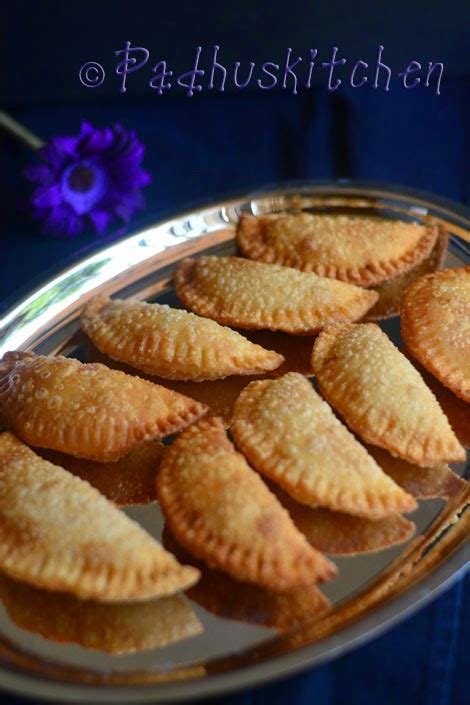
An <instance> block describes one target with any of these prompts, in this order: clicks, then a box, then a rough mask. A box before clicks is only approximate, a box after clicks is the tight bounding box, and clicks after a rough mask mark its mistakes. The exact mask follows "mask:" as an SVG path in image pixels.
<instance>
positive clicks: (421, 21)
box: [0, 0, 470, 705]
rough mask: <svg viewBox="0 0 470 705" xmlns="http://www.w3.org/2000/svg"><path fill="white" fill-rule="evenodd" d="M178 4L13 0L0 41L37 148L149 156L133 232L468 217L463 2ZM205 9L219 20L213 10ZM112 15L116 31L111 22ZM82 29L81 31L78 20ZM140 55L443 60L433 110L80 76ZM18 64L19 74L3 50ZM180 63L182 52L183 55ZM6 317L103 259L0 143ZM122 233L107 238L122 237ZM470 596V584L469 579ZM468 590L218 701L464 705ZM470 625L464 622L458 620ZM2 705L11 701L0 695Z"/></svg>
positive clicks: (372, 95) (361, 97)
mask: <svg viewBox="0 0 470 705" xmlns="http://www.w3.org/2000/svg"><path fill="white" fill-rule="evenodd" d="M213 5H214V4H213V3H204V2H202V3H200V4H198V5H194V4H192V3H186V2H180V3H179V4H178V6H177V8H167V9H166V10H165V11H163V10H162V9H161V8H158V7H156V4H155V3H154V2H152V3H147V2H142V3H140V4H139V6H138V8H137V9H136V11H135V12H134V11H131V10H130V9H129V7H128V5H126V4H125V3H124V2H113V3H109V2H108V0H103V1H102V2H100V3H96V2H94V3H91V2H88V1H87V2H81V3H80V4H79V7H76V8H75V10H74V16H73V18H71V17H70V12H69V9H68V8H69V4H68V3H54V2H52V0H48V1H47V2H43V3H41V8H42V10H43V11H42V12H38V13H36V12H31V8H32V3H30V2H29V3H28V2H25V0H17V2H16V3H15V5H14V6H13V4H12V5H11V7H10V9H9V14H7V18H6V20H7V21H6V27H7V29H8V32H9V41H8V44H7V45H3V46H2V44H1V42H0V59H2V60H1V62H0V63H1V65H2V67H3V69H5V70H2V73H1V75H0V93H1V95H2V96H3V97H4V102H5V105H6V107H8V108H9V109H10V110H11V111H12V113H13V114H14V115H15V117H17V118H18V119H20V120H21V121H23V122H24V123H25V124H26V125H27V126H29V127H30V128H31V129H32V130H33V131H35V132H36V133H37V134H38V135H40V136H42V137H43V138H44V139H47V138H48V137H50V136H52V135H55V134H61V133H63V134H67V133H74V132H76V131H77V129H78V127H79V124H80V121H81V120H82V119H84V118H86V119H88V120H90V121H91V122H93V123H96V124H97V125H105V124H109V123H112V122H115V121H120V122H121V123H122V124H123V125H124V126H128V127H131V128H133V129H135V130H136V131H137V133H138V134H139V136H140V138H141V139H142V140H143V141H144V142H145V144H146V145H147V156H146V160H145V166H146V167H147V169H148V170H149V171H150V172H151V173H152V175H153V183H152V185H151V186H150V187H149V188H148V189H147V192H146V194H147V209H146V211H145V213H144V214H142V215H141V216H139V217H138V218H137V219H136V220H135V221H134V223H133V225H134V226H135V225H138V224H139V223H144V222H147V221H150V220H152V219H155V218H158V217H159V216H161V215H162V214H163V213H167V212H169V211H172V210H177V209H179V208H182V207H185V206H187V205H188V204H190V203H192V202H197V201H201V200H215V199H218V198H220V197H222V196H223V195H224V194H226V193H227V192H236V191H246V190H250V189H258V188H260V187H262V186H264V185H267V184H270V183H278V182H280V181H282V180H287V179H302V178H308V179H312V178H357V179H377V180H381V181H388V182H395V183H398V184H402V185H405V186H412V187H417V188H420V189H426V190H430V191H434V192H435V193H438V194H440V195H443V196H447V197H449V198H453V199H455V200H457V201H460V202H463V203H467V204H468V203H469V202H470V173H469V169H468V158H469V154H470V80H469V76H470V54H468V37H467V40H466V39H465V29H466V27H468V20H469V19H470V8H469V6H468V2H455V1H454V2H447V3H442V2H433V1H427V2H424V0H423V1H421V0H417V1H415V2H407V3H405V2H397V3H392V4H390V5H389V6H388V5H387V7H386V8H385V5H384V4H383V3H373V2H371V1H368V0H360V1H359V2H357V3H355V5H354V10H352V9H351V8H352V6H351V4H350V3H342V2H340V1H339V0H330V1H329V2H328V3H326V2H323V3H319V2H312V3H302V2H299V0H291V2H290V3H289V4H288V7H286V6H285V5H284V4H282V5H281V3H277V2H275V0H271V1H270V2H267V1H266V2H265V1H264V0H263V2H259V3H256V8H254V7H253V3H249V2H248V1H247V0H246V1H244V0H240V1H239V2H238V3H237V4H236V5H233V6H232V5H231V4H230V3H229V4H226V3H222V4H221V5H219V6H217V7H214V6H213ZM209 6H210V7H209ZM110 16H112V17H113V22H112V23H111V22H110V21H109V17H110ZM71 19H72V20H73V22H71V21H70V20H71ZM126 39H133V41H135V42H136V43H137V42H139V43H141V44H142V45H144V46H148V47H149V49H152V48H156V50H158V52H159V53H160V54H162V55H163V56H165V55H167V56H170V57H171V56H172V55H173V56H174V55H175V53H176V54H177V55H178V56H179V57H180V60H181V62H182V63H184V60H185V57H188V56H190V55H191V53H192V51H193V49H194V47H195V46H196V45H197V44H198V43H206V44H213V43H216V42H219V43H220V44H223V46H224V47H225V48H226V49H227V51H228V52H229V55H230V56H231V57H232V60H233V58H238V59H240V60H241V61H243V60H246V59H247V58H251V57H253V58H257V57H258V56H264V59H265V60H266V59H269V58H270V56H271V55H273V56H274V55H275V54H272V52H276V51H280V48H284V47H286V46H294V47H298V48H299V50H304V49H305V48H306V47H308V46H323V47H331V46H332V45H333V44H335V43H336V44H337V45H340V47H341V48H342V49H343V52H344V54H345V55H352V56H354V55H357V57H358V58H359V57H360V56H361V53H364V51H365V50H367V51H369V50H370V49H371V47H376V46H377V44H378V43H380V42H381V43H383V44H385V45H386V47H388V49H389V51H390V57H391V58H392V59H393V60H394V61H405V62H406V61H409V60H411V59H414V58H420V56H421V58H429V59H434V60H443V61H445V65H446V73H445V75H444V79H443V83H442V91H441V95H440V96H436V95H434V93H433V92H430V91H425V90H421V89H418V90H410V91H405V90H404V89H400V88H396V89H395V88H394V89H393V90H391V92H390V93H388V94H386V93H383V92H381V91H372V90H356V91H354V90H352V89H342V90H341V91H338V93H335V94H328V93H327V91H326V90H325V89H324V88H321V87H320V86H317V87H316V88H315V89H314V90H312V91H309V92H308V93H301V94H299V95H297V96H292V95H290V94H287V93H282V92H279V93H261V92H252V93H250V94H243V95H237V94H229V93H225V94H224V95H204V96H200V97H197V96H196V97H194V98H192V99H189V98H185V97H174V96H164V97H162V98H157V97H156V96H154V95H151V96H149V94H148V91H145V90H144V89H143V88H142V86H139V84H138V83H136V84H135V91H134V92H131V94H129V93H128V94H126V96H125V97H119V96H118V95H116V91H115V90H113V91H111V90H110V89H109V90H108V89H106V90H104V92H101V93H96V92H94V91H90V90H88V91H87V90H86V89H83V88H81V87H80V85H79V83H78V81H77V79H76V71H77V68H78V65H79V62H80V61H84V60H87V59H93V58H96V59H99V58H100V56H104V55H105V54H107V55H109V54H110V53H112V51H114V49H116V48H119V46H120V45H122V43H123V42H124V41H125V40H126ZM5 46H6V48H7V49H8V50H9V51H10V56H11V51H12V50H14V52H15V56H16V58H17V62H16V64H15V65H14V64H13V62H12V61H11V60H7V55H6V54H5V55H4V57H3V58H2V56H1V52H2V48H5ZM176 49H178V51H176ZM0 155H1V159H0V214H1V215H0V248H1V255H2V274H1V276H0V306H3V307H5V306H6V301H7V299H9V298H10V297H11V296H12V295H13V294H14V293H15V292H17V291H18V290H19V289H26V290H27V289H29V288H31V287H32V286H33V284H34V283H35V282H36V281H37V279H38V278H39V280H40V279H42V278H44V277H45V276H46V272H47V271H48V270H50V269H52V270H54V269H57V268H59V267H62V266H63V265H64V263H66V262H67V261H70V260H73V259H74V258H76V257H78V256H83V255H84V254H87V253H89V252H91V251H92V250H93V249H95V248H96V247H98V246H100V244H101V243H100V242H98V241H97V240H96V238H95V236H94V235H93V234H92V233H87V234H84V235H83V236H81V237H80V238H77V239H76V240H69V241H67V240H51V239H47V238H44V237H42V236H40V235H39V234H38V228H37V226H36V225H35V224H34V223H32V222H31V221H30V219H29V216H28V213H27V209H26V208H25V204H26V203H27V198H28V188H27V185H26V184H25V183H24V181H23V179H22V177H21V168H22V167H23V166H24V165H25V164H26V163H27V161H28V160H30V155H29V154H28V153H27V152H25V150H24V149H23V148H22V147H21V146H18V145H16V144H13V143H12V142H11V141H10V140H8V139H6V140H5V139H2V138H1V137H0ZM123 233H124V231H123V230H122V229H119V228H116V229H115V231H114V232H112V233H110V234H109V236H108V239H112V238H113V237H116V236H117V235H119V234H123ZM467 583H468V580H467ZM468 615H469V604H468V590H467V591H466V592H464V582H461V583H459V584H458V585H456V586H455V587H454V588H452V589H451V590H450V591H449V592H447V593H446V594H444V595H443V596H441V597H440V598H439V599H438V600H437V601H436V602H435V603H434V604H432V605H430V606H428V607H426V608H425V609H423V610H422V611H421V612H420V613H418V614H417V615H415V616H414V617H413V618H411V619H409V620H408V621H406V622H405V623H403V624H401V625H399V626H398V627H396V628H395V629H393V630H392V631H391V632H390V633H388V634H386V635H385V636H382V637H380V638H379V639H377V640H375V641H374V642H373V643H371V644H369V645H367V646H365V647H362V648H360V649H358V650H357V651H355V652H353V653H351V654H350V655H348V656H345V657H343V658H341V659H338V660H336V661H335V662H333V663H331V664H328V665H325V666H322V667H320V668H317V669H315V670H314V671H312V672H311V673H307V674H304V675H301V676H298V677H295V678H291V679H289V680H286V681H283V682H282V683H277V684H274V685H272V686H267V687H264V688H262V689H260V690H252V691H250V692H247V693H243V694H237V695H234V696H231V697H228V698H221V699H220V698H219V699H217V700H216V702H217V703H224V705H225V704H226V705H260V704H261V703H264V702H269V703H270V704H271V705H277V704H278V703H279V704H281V703H286V702H290V703H292V705H304V704H305V705H307V703H308V704H309V705H310V704H311V703H315V705H343V704H344V705H346V704H347V705H382V704H383V705H464V703H465V702H468V696H467V692H468V689H467V688H466V680H467V678H466V676H467V673H466V670H467V668H468V657H467V653H468V646H467V649H465V648H464V644H465V642H466V643H467V645H468ZM465 617H466V620H465ZM0 702H2V703H4V702H5V703H10V702H11V703H13V702H18V701H17V700H16V699H12V698H9V697H6V696H5V697H4V698H3V697H2V696H0Z"/></svg>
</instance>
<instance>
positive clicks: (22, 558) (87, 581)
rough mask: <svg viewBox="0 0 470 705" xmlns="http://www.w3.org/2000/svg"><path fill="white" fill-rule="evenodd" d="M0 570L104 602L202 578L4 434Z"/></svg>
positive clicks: (0, 444) (89, 490)
mask: <svg viewBox="0 0 470 705" xmlns="http://www.w3.org/2000/svg"><path fill="white" fill-rule="evenodd" d="M0 570H2V571H3V572H4V573H6V574H7V575H9V576H10V577H12V578H16V579H18V580H23V581H25V582H28V583H31V584H32V585H35V586H36V587H41V588H47V589H48V590H59V591H63V592H69V593H72V594H74V595H75V596H76V597H80V598H83V599H91V600H97V601H99V602H116V601H117V602H119V601H124V600H141V599H147V598H151V597H160V596H163V595H171V594H173V593H175V592H179V591H180V590H184V589H185V588H187V587H189V586H190V585H192V584H193V583H194V582H195V581H196V580H197V579H198V577H199V573H198V571H197V570H195V569H194V568H192V567H188V566H182V565H180V564H179V563H178V561H177V560H176V559H175V558H174V557H173V556H172V555H171V554H169V553H167V551H165V549H164V548H163V547H162V546H161V545H160V544H159V543H158V542H157V541H155V539H153V538H152V537H151V536H150V535H149V534H147V532H145V531H144V530H143V529H141V527H140V526H139V525H138V524H136V523H135V522H133V521H132V520H131V519H129V518H128V517H127V516H126V515H125V514H124V513H123V512H121V511H120V510H119V509H117V507H115V506H114V504H112V503H111V502H109V501H108V500H107V499H106V498H105V497H103V495H101V494H100V493H99V492H98V491H97V490H95V489H94V487H91V485H89V484H88V482H84V481H83V480H80V479H79V478H78V477H74V476H73V475H71V474H70V473H68V472H67V471H66V470H64V469H63V468H61V467H59V466H57V465H52V463H49V462H48V461H47V460H44V459H43V458H40V457H39V456H38V455H36V454H35V453H34V452H33V451H32V450H31V449H30V448H28V447H27V446H26V445H24V443H22V442H21V441H20V440H18V439H17V438H16V437H15V436H14V435H13V434H11V433H9V432H5V433H3V434H2V435H1V436H0Z"/></svg>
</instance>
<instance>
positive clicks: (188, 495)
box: [157, 419, 336, 592]
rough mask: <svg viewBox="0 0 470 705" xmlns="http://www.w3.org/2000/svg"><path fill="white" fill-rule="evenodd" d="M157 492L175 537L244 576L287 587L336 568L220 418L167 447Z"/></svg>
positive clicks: (323, 577)
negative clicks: (310, 541)
mask: <svg viewBox="0 0 470 705" xmlns="http://www.w3.org/2000/svg"><path fill="white" fill-rule="evenodd" d="M157 494H158V498H159V500H160V504H161V507H162V511H163V513H164V515H165V518H166V520H167V523H168V526H169V529H170V531H171V532H172V534H173V535H174V536H175V538H176V540H177V541H178V542H179V543H180V544H181V545H182V546H183V547H184V548H186V549H187V550H188V551H189V552H190V553H192V554H194V555H195V556H196V557H197V558H200V559H201V560H203V561H204V562H205V563H207V564H208V565H209V566H210V567H212V568H217V569H219V570H223V571H226V572H227V573H229V574H230V575H232V576H233V577H234V578H236V579H238V580H241V581H244V582H250V583H255V584H258V585H260V586H262V587H265V588H268V589H270V590H276V591H279V592H283V591H290V590H294V589H296V588H301V587H306V586H308V585H312V584H313V583H315V582H316V581H318V580H326V579H329V578H331V577H332V576H333V575H334V574H335V572H336V571H335V567H334V565H333V564H332V563H330V561H328V559H327V558H325V557H324V556H323V555H322V554H321V553H319V552H318V551H315V550H314V549H312V548H311V547H310V546H309V544H308V543H307V541H306V540H305V538H304V537H303V536H302V534H301V533H300V532H299V531H298V530H297V529H296V528H295V526H294V525H293V523H292V521H291V519H290V517H289V515H288V514H287V512H286V511H285V510H284V509H283V508H282V506H281V505H280V504H279V502H278V500H277V499H276V498H275V497H274V495H273V494H272V493H271V492H270V491H269V490H268V488H267V487H266V485H265V484H264V482H263V481H262V479H261V478H260V476H259V475H258V474H257V473H256V472H255V471H254V470H252V469H251V468H250V467H249V466H248V465H247V463H246V461H245V459H244V457H243V456H242V455H241V454H240V453H237V452H236V451H235V449H234V447H233V445H232V444H231V443H230V441H229V440H228V438H227V436H226V433H225V430H224V428H223V424H222V421H221V420H220V419H208V420H201V421H199V422H198V423H196V424H194V425H192V426H190V427H189V428H188V429H186V431H184V432H183V433H182V434H181V435H180V436H178V438H177V439H176V440H175V441H174V443H173V444H172V445H171V446H169V447H168V449H167V450H166V451H165V455H164V457H163V461H162V464H161V466H160V470H159V473H158V475H157Z"/></svg>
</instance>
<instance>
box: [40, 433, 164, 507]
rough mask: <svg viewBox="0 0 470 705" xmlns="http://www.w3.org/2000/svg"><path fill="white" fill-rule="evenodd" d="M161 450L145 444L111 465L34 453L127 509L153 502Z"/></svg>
mask: <svg viewBox="0 0 470 705" xmlns="http://www.w3.org/2000/svg"><path fill="white" fill-rule="evenodd" d="M164 447H165V446H164V445H163V443H160V442H158V441H147V442H146V443H141V445H139V446H137V447H136V448H134V450H131V452H130V453H128V454H127V455H124V456H123V457H122V458H120V459H119V460H116V461H115V462H114V463H98V462H97V461H96V460H83V459H82V458H74V456H73V455H66V454H65V453H60V452H59V451H56V450H44V449H42V448H37V449H36V452H37V454H38V455H40V456H41V458H44V459H45V460H48V461H49V462H50V463H53V464H54V465H60V467H62V468H65V470H68V471H69V472H71V473H72V475H77V477H80V478H81V479H82V480H86V481H87V482H89V483H90V485H93V487H96V489H97V490H99V491H100V492H101V494H104V496H105V497H107V498H108V499H110V500H111V501H112V502H114V503H115V504H117V505H118V507H126V506H128V505H130V504H148V503H149V502H154V501H155V500H156V494H155V475H156V474H157V470H158V466H159V465H160V461H161V459H162V455H163V449H164Z"/></svg>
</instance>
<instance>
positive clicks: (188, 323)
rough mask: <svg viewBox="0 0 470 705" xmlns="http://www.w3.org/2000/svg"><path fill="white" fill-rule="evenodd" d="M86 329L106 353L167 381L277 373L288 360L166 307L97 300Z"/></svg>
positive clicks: (86, 311) (85, 315) (90, 309)
mask: <svg viewBox="0 0 470 705" xmlns="http://www.w3.org/2000/svg"><path fill="white" fill-rule="evenodd" d="M81 325H82V328H83V330H84V331H85V333H86V334H87V335H88V336H89V337H90V338H91V340H92V341H93V342H94V344H95V345H96V346H97V347H98V348H99V349H100V350H101V352H103V353H105V354H106V355H109V357H111V358H113V359H114V360H119V361H120V362H125V363H126V364H128V365H130V366H131V367H136V368H137V369H139V370H142V371H143V372H147V373H148V374H152V375H159V376H160V377H165V378H167V379H174V380H192V381H194V382H200V381H203V380H212V379H220V378H223V377H228V376H229V375H253V374H257V373H259V372H266V371H269V370H273V369H275V368H276V367H279V365H281V364H282V362H283V361H284V358H283V357H282V355H279V354H278V353H276V352H273V351H272V350H265V349H264V348H262V347H261V346H259V345H255V344H254V343H251V342H250V341H249V340H247V339H246V338H244V337H243V336H242V335H240V334H239V333H236V332H235V331H233V330H231V329H230V328H226V327H225V326H220V325H219V324H218V323H216V322H215V321H211V320H209V319H208V318H202V317H201V316H196V315H195V314H194V313H189V312H188V311H183V310H181V309H176V308H170V307H169V306H166V305H160V304H149V303H145V302H143V301H120V300H114V301H111V299H110V298H109V297H107V296H96V297H95V298H94V299H92V300H91V301H90V302H89V303H88V304H87V305H86V307H85V309H84V311H83V313H82V318H81Z"/></svg>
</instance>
